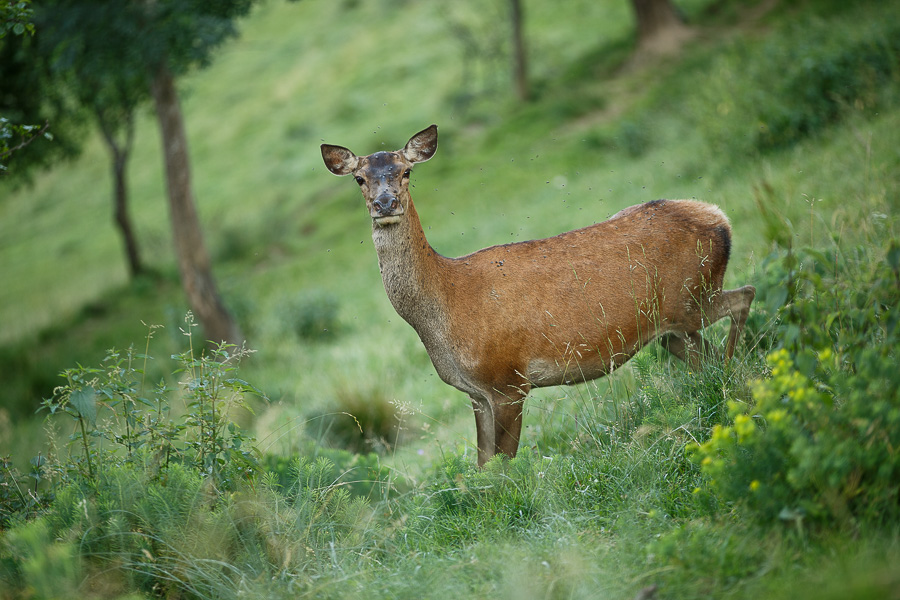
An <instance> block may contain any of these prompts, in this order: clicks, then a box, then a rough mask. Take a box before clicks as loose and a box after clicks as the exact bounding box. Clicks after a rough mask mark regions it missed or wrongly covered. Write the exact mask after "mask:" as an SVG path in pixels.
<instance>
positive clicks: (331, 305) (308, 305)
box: [279, 290, 340, 341]
mask: <svg viewBox="0 0 900 600" xmlns="http://www.w3.org/2000/svg"><path fill="white" fill-rule="evenodd" d="M339 308H340V302H339V301H338V298H337V296H335V295H334V294H332V293H330V292H326V291H322V290H311V291H308V292H306V293H304V294H302V295H299V296H296V297H291V298H289V299H286V300H284V301H283V302H282V305H281V307H280V308H279V311H280V312H281V320H282V323H284V327H285V329H286V330H287V331H291V332H293V333H294V334H295V335H297V336H298V337H299V338H301V339H304V340H308V341H314V340H322V339H326V338H328V337H330V336H332V335H334V334H335V333H336V331H337V328H338V309H339Z"/></svg>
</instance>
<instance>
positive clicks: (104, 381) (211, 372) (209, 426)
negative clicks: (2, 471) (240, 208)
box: [41, 313, 264, 490]
mask: <svg viewBox="0 0 900 600" xmlns="http://www.w3.org/2000/svg"><path fill="white" fill-rule="evenodd" d="M185 323H186V327H185V328H183V329H182V333H183V334H184V335H185V336H186V337H187V338H188V346H189V347H188V350H186V351H185V352H183V353H181V354H175V355H172V356H171V359H172V360H173V361H174V363H175V369H174V371H173V375H174V376H175V378H176V380H177V382H178V383H177V387H175V388H172V387H170V386H168V385H167V384H166V383H165V381H161V382H160V383H158V384H157V385H155V386H150V385H148V384H147V382H146V372H147V364H148V361H150V360H152V357H151V356H150V355H149V348H150V340H151V339H152V337H153V333H154V331H155V329H156V328H158V327H160V326H158V325H150V326H148V333H147V337H146V345H145V349H144V352H143V353H141V352H138V351H137V350H135V348H134V347H129V348H128V349H127V350H116V349H112V350H109V351H108V353H107V355H106V358H105V359H103V361H102V366H101V367H100V368H89V367H83V366H80V365H79V366H77V367H75V368H71V369H66V370H65V371H63V373H62V376H63V377H64V378H65V379H66V383H65V384H63V385H61V386H59V387H57V388H56V389H55V390H54V393H53V396H52V397H51V398H49V399H47V400H45V401H44V402H43V404H42V407H41V408H42V409H44V410H47V411H48V412H49V413H50V414H51V415H67V416H69V417H71V418H72V419H73V420H74V421H75V431H74V433H73V434H72V435H71V436H70V438H69V446H70V449H71V450H72V451H70V453H69V457H68V461H67V463H66V464H65V465H62V466H61V468H60V473H61V474H62V476H63V478H64V479H71V478H73V477H76V476H77V477H83V478H86V479H88V480H90V481H96V478H97V476H98V474H99V471H100V470H101V469H107V468H110V467H118V466H123V465H128V464H132V465H138V464H140V465H144V466H146V467H149V468H150V469H152V470H153V471H154V472H155V473H156V474H157V475H158V476H160V477H162V476H164V475H165V474H166V472H167V470H168V468H169V466H170V465H171V464H172V463H179V464H181V465H183V466H186V467H189V468H192V469H195V470H197V471H199V472H200V473H201V474H202V475H204V476H207V477H210V478H211V480H212V482H213V484H214V485H215V486H216V488H217V489H220V490H221V489H231V488H233V487H234V484H235V482H236V479H237V478H239V477H240V476H242V475H249V474H252V473H253V472H254V471H256V470H257V469H258V463H259V461H258V456H257V451H256V449H255V448H254V446H253V444H252V442H253V440H252V438H251V437H250V436H249V435H248V434H247V433H245V432H244V431H243V430H241V428H240V427H239V426H238V424H237V423H235V422H234V421H233V420H232V413H233V411H234V410H235V409H241V410H246V411H250V412H251V413H252V408H251V407H250V405H249V404H248V402H247V398H248V396H250V395H255V396H259V397H264V396H263V394H262V393H261V392H260V391H259V390H258V389H256V388H255V387H253V386H252V385H250V384H249V383H247V382H246V381H244V380H242V379H239V378H237V377H236V376H235V371H236V369H237V367H238V365H239V364H240V362H241V360H242V359H244V358H246V357H247V356H248V355H249V354H251V352H252V351H251V350H248V349H246V348H244V347H237V346H234V345H232V344H224V343H223V344H218V345H215V346H213V347H212V348H210V349H206V348H204V349H203V350H201V351H199V353H198V351H197V349H196V348H195V347H194V343H193V333H192V330H193V328H194V327H195V326H196V324H195V323H194V318H193V315H192V314H191V313H188V314H187V316H186V317H185ZM173 397H178V398H180V399H181V400H182V401H183V410H182V409H181V408H179V409H178V410H176V411H173V410H172V404H171V399H172V398H173Z"/></svg>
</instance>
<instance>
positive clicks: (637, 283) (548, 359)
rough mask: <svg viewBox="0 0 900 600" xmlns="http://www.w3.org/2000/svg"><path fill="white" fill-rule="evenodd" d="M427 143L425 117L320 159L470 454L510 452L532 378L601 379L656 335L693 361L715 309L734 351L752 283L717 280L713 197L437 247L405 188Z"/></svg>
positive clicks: (719, 232)
mask: <svg viewBox="0 0 900 600" xmlns="http://www.w3.org/2000/svg"><path fill="white" fill-rule="evenodd" d="M436 150H437V126H436V125H432V126H431V127H428V128H427V129H425V130H423V131H421V132H419V133H417V134H416V135H414V136H413V137H412V138H410V140H409V142H407V144H406V146H405V147H404V148H403V149H402V150H398V151H396V152H376V153H375V154H371V155H369V156H356V155H355V154H354V153H353V152H351V151H350V150H348V149H347V148H344V147H342V146H332V145H329V144H323V145H322V157H323V158H324V160H325V165H326V166H327V167H328V170H330V171H331V172H332V173H334V174H335V175H350V174H352V175H353V176H354V178H355V179H356V182H357V183H358V184H359V187H360V189H361V190H362V194H363V197H364V198H365V201H366V208H368V211H369V215H370V216H371V218H372V239H373V241H374V243H375V250H376V251H377V252H378V265H379V268H380V269H381V277H382V280H383V281H384V289H385V291H386V292H387V295H388V298H390V301H391V304H393V305H394V308H395V309H396V311H397V313H398V314H399V315H400V316H401V317H403V318H404V319H405V320H406V321H407V322H408V323H409V324H410V325H412V326H413V328H414V329H415V330H416V333H418V334H419V338H421V340H422V343H423V344H424V345H425V349H426V350H427V351H428V355H429V356H430V357H431V361H432V363H433V364H434V368H435V369H436V370H437V373H438V375H440V377H441V379H443V380H444V381H445V382H446V383H448V384H450V385H452V386H453V387H455V388H457V389H459V390H461V391H463V392H465V393H466V394H468V395H469V397H470V398H471V399H472V406H473V408H474V409H475V424H476V428H477V441H478V465H479V466H481V465H483V464H484V463H485V462H486V461H487V460H489V459H490V458H491V457H492V456H494V455H495V454H497V453H498V452H502V453H503V454H506V455H508V456H510V457H512V456H515V454H516V450H517V449H518V446H519V434H520V433H521V429H522V408H523V403H524V399H525V396H527V395H528V392H529V391H530V390H531V389H532V388H535V387H544V386H551V385H561V384H571V383H576V382H581V381H587V380H590V379H595V378H597V377H602V376H604V375H606V374H607V373H609V372H610V371H612V370H613V369H615V368H616V367H617V366H619V365H621V364H623V363H624V362H625V361H627V360H628V359H629V358H630V357H631V356H632V355H634V354H635V353H636V352H637V351H638V350H639V349H640V348H641V347H643V346H644V345H646V344H647V343H649V342H651V341H652V340H654V339H656V338H659V339H660V341H661V343H662V345H663V346H664V347H665V348H666V349H667V350H668V351H670V352H671V353H672V354H674V355H675V356H677V357H678V358H680V359H682V360H684V361H685V362H687V363H688V364H691V365H693V366H695V367H699V366H700V358H701V355H702V354H706V353H712V352H713V349H712V348H710V347H709V346H708V345H707V343H706V342H705V341H704V340H703V339H702V338H701V336H700V330H701V329H702V328H703V327H705V326H707V325H709V324H710V323H713V322H715V321H718V320H719V319H722V318H725V317H728V318H729V319H731V328H730V331H729V335H728V341H727V342H726V346H725V358H726V360H727V359H730V358H731V356H732V355H733V354H734V347H735V344H736V343H737V341H738V339H739V338H740V335H741V330H742V329H743V326H744V322H745V321H746V319H747V315H748V312H749V310H750V303H751V302H752V301H753V297H754V296H755V294H756V290H755V289H754V288H753V287H752V286H749V285H747V286H744V287H742V288H739V289H736V290H723V289H722V280H723V278H724V276H725V267H726V266H727V264H728V255H729V252H730V249H731V228H730V226H729V224H728V219H727V218H726V217H725V215H724V214H723V213H722V211H721V210H719V209H718V208H717V207H716V206H713V205H710V204H703V203H701V202H694V201H689V200H655V201H653V202H647V203H646V204H639V205H637V206H632V207H630V208H626V209H624V210H622V211H621V212H619V213H618V214H616V215H614V216H613V217H612V218H611V219H609V220H608V221H604V222H603V223H597V224H595V225H591V226H589V227H585V228H583V229H576V230H575V231H569V232H567V233H563V234H560V235H558V236H556V237H551V238H547V239H543V240H533V241H528V242H518V243H513V244H504V245H501V246H492V247H490V248H485V249H484V250H479V251H478V252H475V253H474V254H469V255H467V256H462V257H460V258H447V257H444V256H441V255H440V254H438V253H437V252H435V251H434V250H433V249H432V247H431V245H430V244H429V243H428V240H426V239H425V233H424V232H423V231H422V225H421V223H420V222H419V215H418V214H417V213H416V208H415V206H414V205H413V201H412V198H411V197H410V194H409V178H410V171H411V169H412V166H413V165H414V164H416V163H420V162H424V161H426V160H428V159H430V158H431V157H432V156H434V153H435V151H436Z"/></svg>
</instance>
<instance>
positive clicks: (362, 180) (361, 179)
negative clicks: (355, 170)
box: [356, 175, 366, 185]
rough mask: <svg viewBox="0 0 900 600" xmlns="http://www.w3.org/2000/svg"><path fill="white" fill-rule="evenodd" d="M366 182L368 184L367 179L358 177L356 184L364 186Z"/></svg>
mask: <svg viewBox="0 0 900 600" xmlns="http://www.w3.org/2000/svg"><path fill="white" fill-rule="evenodd" d="M365 182H366V180H365V179H363V178H362V177H360V176H359V175H357V176H356V183H358V184H359V185H362V184H364V183H365Z"/></svg>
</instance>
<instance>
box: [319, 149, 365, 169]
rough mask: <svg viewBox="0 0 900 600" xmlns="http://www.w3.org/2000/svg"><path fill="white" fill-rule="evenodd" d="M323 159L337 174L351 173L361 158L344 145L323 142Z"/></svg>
mask: <svg viewBox="0 0 900 600" xmlns="http://www.w3.org/2000/svg"><path fill="white" fill-rule="evenodd" d="M322 159H323V160H324V161H325V166H326V167H328V170H329V171H331V172H332V173H334V174H335V175H349V174H350V173H352V172H353V170H354V169H356V166H357V165H358V164H359V158H358V157H357V156H356V155H355V154H353V153H352V152H350V150H348V149H346V148H344V147H343V146H332V145H331V144H322Z"/></svg>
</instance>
